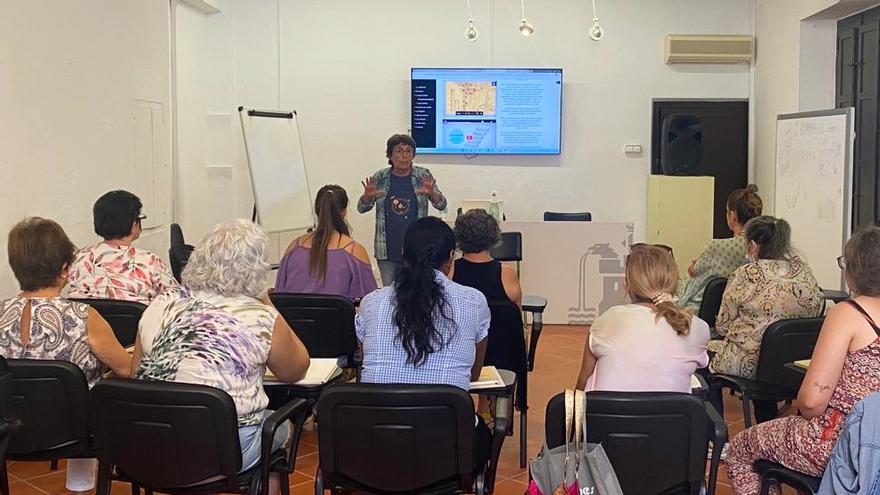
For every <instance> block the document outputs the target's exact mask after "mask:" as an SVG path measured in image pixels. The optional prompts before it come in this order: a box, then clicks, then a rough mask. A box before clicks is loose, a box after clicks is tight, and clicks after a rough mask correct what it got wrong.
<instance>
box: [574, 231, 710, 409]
mask: <svg viewBox="0 0 880 495" xmlns="http://www.w3.org/2000/svg"><path fill="white" fill-rule="evenodd" d="M624 284H625V287H626V293H627V295H628V296H629V298H630V300H631V301H632V303H630V304H621V305H618V306H614V307H613V308H611V309H609V310H608V311H606V312H605V313H603V314H602V315H601V316H600V317H599V318H597V319H596V321H595V322H593V325H592V326H591V327H590V328H589V330H588V331H587V345H586V346H585V347H584V359H583V363H582V364H581V371H580V374H579V375H578V380H577V387H578V388H579V389H585V390H588V391H589V390H616V391H624V392H690V390H691V375H692V374H693V373H694V371H695V370H697V369H698V368H703V367H705V366H706V365H707V364H708V363H709V356H708V355H707V354H706V345H707V343H708V342H709V325H707V324H706V322H704V321H703V320H701V319H699V318H697V317H695V316H693V314H692V313H691V312H690V311H688V310H686V309H682V308H679V307H678V306H676V305H675V297H674V296H673V295H672V294H674V293H675V290H676V288H677V285H678V267H677V266H676V264H675V260H674V259H673V258H672V255H671V254H670V253H669V251H668V250H665V249H663V248H661V247H658V246H648V245H642V246H638V247H634V248H633V249H632V250H631V252H630V254H629V256H627V260H626V278H625V281H624Z"/></svg>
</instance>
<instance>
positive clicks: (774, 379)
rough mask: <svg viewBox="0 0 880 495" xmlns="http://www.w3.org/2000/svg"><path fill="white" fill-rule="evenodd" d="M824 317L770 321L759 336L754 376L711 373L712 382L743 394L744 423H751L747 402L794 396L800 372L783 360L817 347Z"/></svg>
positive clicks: (802, 355) (804, 355) (798, 357)
mask: <svg viewBox="0 0 880 495" xmlns="http://www.w3.org/2000/svg"><path fill="white" fill-rule="evenodd" d="M823 321H824V318H822V317H818V318H795V319H789V320H780V321H777V322H775V323H773V324H772V325H770V326H769V327H768V328H767V330H766V331H765V332H764V337H763V338H762V339H761V355H760V356H759V357H758V370H757V375H756V376H755V379H754V380H752V379H749V378H743V377H740V376H733V375H724V374H716V375H713V378H712V384H711V386H713V387H715V386H720V387H722V388H730V389H731V390H734V391H737V392H739V393H740V394H741V395H742V403H743V420H744V423H745V427H746V428H748V427H750V426H752V415H751V410H750V408H749V405H750V404H751V402H752V401H754V400H772V401H776V402H778V401H783V400H784V401H791V400H794V399H796V398H797V394H798V389H800V387H801V382H802V381H803V379H804V375H803V373H798V372H795V371H792V370H790V369H787V368H786V367H785V364H786V363H791V362H793V361H798V360H801V359H809V358H810V356H812V355H813V348H814V347H816V340H817V339H818V338H819V330H820V329H821V328H822V322H823Z"/></svg>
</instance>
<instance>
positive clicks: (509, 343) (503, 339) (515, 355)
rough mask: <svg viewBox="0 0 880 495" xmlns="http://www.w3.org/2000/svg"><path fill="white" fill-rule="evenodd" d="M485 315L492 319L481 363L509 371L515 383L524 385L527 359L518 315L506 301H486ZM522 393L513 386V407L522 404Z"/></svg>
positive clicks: (517, 309)
mask: <svg viewBox="0 0 880 495" xmlns="http://www.w3.org/2000/svg"><path fill="white" fill-rule="evenodd" d="M489 312H490V314H491V316H492V320H491V323H490V324H489V337H488V339H489V341H488V342H487V345H486V357H485V360H484V361H483V364H485V365H492V366H495V367H496V368H498V369H504V370H510V371H513V372H514V373H516V379H517V384H520V383H524V381H523V379H524V378H525V377H524V375H525V373H526V369H527V363H526V357H527V356H526V339H525V335H524V333H523V321H522V312H521V311H520V309H519V308H518V307H517V305H516V304H514V303H512V302H510V301H489ZM525 392H526V390H525V388H522V387H519V385H517V394H516V395H517V405H519V406H521V407H522V406H525V405H526V404H525V399H526V393H525Z"/></svg>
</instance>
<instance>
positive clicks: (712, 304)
mask: <svg viewBox="0 0 880 495" xmlns="http://www.w3.org/2000/svg"><path fill="white" fill-rule="evenodd" d="M726 288H727V279H726V278H724V277H717V278H713V279H712V280H710V281H709V283H708V284H706V288H705V289H703V300H702V301H701V302H700V310H699V311H698V312H697V316H698V317H699V318H700V319H701V320H703V321H705V322H706V323H708V324H709V328H711V329H713V330H714V329H715V319H716V318H717V317H718V311H719V310H721V297H722V296H723V295H724V289H726Z"/></svg>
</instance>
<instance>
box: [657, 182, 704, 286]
mask: <svg viewBox="0 0 880 495" xmlns="http://www.w3.org/2000/svg"><path fill="white" fill-rule="evenodd" d="M714 191H715V178H714V177H676V176H670V175H651V176H649V177H648V243H650V244H666V245H667V246H669V247H671V248H672V249H673V252H674V253H675V260H676V262H678V270H679V273H681V274H682V275H684V274H686V273H687V269H688V266H689V265H690V264H691V260H692V259H694V258H696V257H697V256H698V255H699V254H700V253H701V252H702V251H703V248H705V247H706V244H707V243H708V242H709V241H710V240H711V239H712V226H713V215H712V208H713V205H714V204H715V202H714V199H715V193H714Z"/></svg>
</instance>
